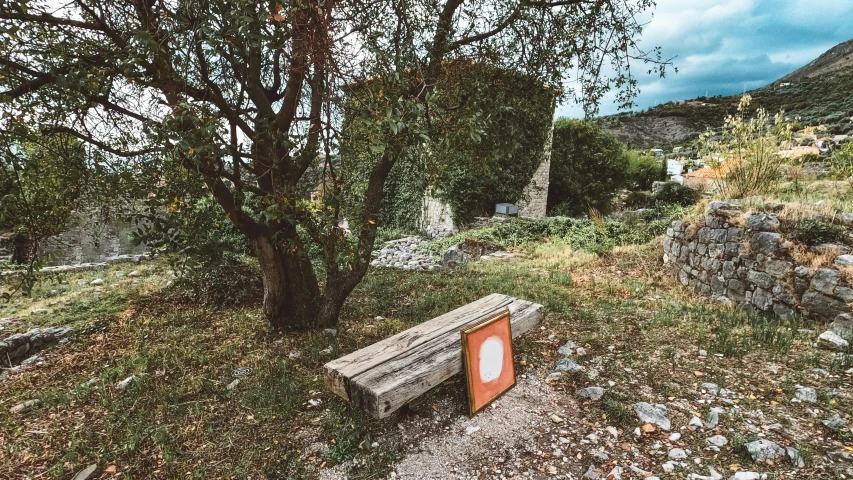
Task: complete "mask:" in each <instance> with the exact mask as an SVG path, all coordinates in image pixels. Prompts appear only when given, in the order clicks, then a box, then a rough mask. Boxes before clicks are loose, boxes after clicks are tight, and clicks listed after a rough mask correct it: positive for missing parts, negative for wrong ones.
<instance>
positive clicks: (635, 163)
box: [625, 150, 666, 191]
mask: <svg viewBox="0 0 853 480" xmlns="http://www.w3.org/2000/svg"><path fill="white" fill-rule="evenodd" d="M625 155H626V156H627V157H628V183H629V185H628V187H630V188H631V189H632V190H641V191H649V190H651V189H652V184H653V183H654V182H657V181H661V180H666V160H661V161H660V162H659V161H658V160H656V159H655V157H652V156H650V155H640V154H639V153H638V152H637V151H635V150H626V151H625Z"/></svg>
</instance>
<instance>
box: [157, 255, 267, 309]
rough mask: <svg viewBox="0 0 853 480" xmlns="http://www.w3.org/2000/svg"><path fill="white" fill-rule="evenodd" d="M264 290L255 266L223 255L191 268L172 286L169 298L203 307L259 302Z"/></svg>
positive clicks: (190, 266) (192, 265)
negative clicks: (213, 261)
mask: <svg viewBox="0 0 853 480" xmlns="http://www.w3.org/2000/svg"><path fill="white" fill-rule="evenodd" d="M263 293H264V287H263V283H262V281H261V274H260V271H259V270H258V267H257V264H255V263H254V262H247V261H243V260H242V259H240V258H238V257H235V256H232V255H227V256H225V257H224V258H223V259H222V260H221V261H220V262H217V263H212V264H206V265H201V264H191V265H189V268H188V269H187V270H186V271H184V272H182V275H181V276H179V277H178V278H177V279H176V280H175V281H174V284H173V285H172V289H171V292H170V294H171V295H172V296H176V297H178V298H183V299H185V300H188V301H191V302H194V303H198V304H200V305H207V306H233V305H244V304H249V303H256V302H260V301H261V299H262V298H263Z"/></svg>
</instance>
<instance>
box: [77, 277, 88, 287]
mask: <svg viewBox="0 0 853 480" xmlns="http://www.w3.org/2000/svg"><path fill="white" fill-rule="evenodd" d="M87 283H89V281H88V280H86V279H85V278H81V279H79V280H77V285H80V286H83V285H86V284H87Z"/></svg>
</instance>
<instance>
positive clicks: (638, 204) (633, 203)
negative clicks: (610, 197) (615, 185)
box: [622, 192, 654, 210]
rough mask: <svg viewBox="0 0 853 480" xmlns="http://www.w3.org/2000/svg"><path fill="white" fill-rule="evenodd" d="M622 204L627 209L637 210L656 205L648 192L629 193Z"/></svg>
mask: <svg viewBox="0 0 853 480" xmlns="http://www.w3.org/2000/svg"><path fill="white" fill-rule="evenodd" d="M622 203H623V204H624V205H625V208H627V209H629V210H636V209H638V208H646V207H649V206H651V205H652V203H654V198H653V197H652V195H651V194H650V193H648V192H629V193H628V195H626V196H625V199H624V200H623V202H622Z"/></svg>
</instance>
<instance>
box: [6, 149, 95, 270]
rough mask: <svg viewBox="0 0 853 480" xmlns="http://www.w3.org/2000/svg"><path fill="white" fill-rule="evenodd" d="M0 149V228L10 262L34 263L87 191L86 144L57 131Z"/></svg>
mask: <svg viewBox="0 0 853 480" xmlns="http://www.w3.org/2000/svg"><path fill="white" fill-rule="evenodd" d="M0 149H1V150H0V228H2V229H3V230H6V231H7V232H9V233H11V238H12V244H13V252H12V263H14V264H19V265H32V264H33V263H34V262H35V261H36V260H37V257H38V250H39V247H40V246H41V244H42V242H43V241H44V240H45V239H47V238H49V237H52V236H54V235H56V234H58V233H60V232H61V231H62V230H64V229H65V227H66V226H67V225H68V223H69V222H70V221H71V218H72V213H73V210H74V208H75V207H76V205H77V202H78V200H79V199H80V198H81V196H82V195H83V193H84V191H85V189H86V179H87V176H88V170H87V167H86V152H85V148H84V145H83V144H82V142H80V141H79V140H77V139H76V138H73V137H71V136H69V135H55V136H51V137H33V138H31V139H30V140H29V141H27V142H24V143H18V144H11V145H10V144H3V145H2V146H0Z"/></svg>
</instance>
